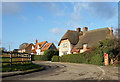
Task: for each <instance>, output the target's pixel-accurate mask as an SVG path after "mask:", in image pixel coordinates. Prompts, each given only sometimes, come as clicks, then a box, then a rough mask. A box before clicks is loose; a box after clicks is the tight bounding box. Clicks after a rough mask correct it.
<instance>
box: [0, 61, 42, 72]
mask: <svg viewBox="0 0 120 82" xmlns="http://www.w3.org/2000/svg"><path fill="white" fill-rule="evenodd" d="M34 69H44V67H42V66H40V65H36V64H33V63H24V64H22V63H18V64H12V66H10V64H2V72H12V71H26V70H34Z"/></svg>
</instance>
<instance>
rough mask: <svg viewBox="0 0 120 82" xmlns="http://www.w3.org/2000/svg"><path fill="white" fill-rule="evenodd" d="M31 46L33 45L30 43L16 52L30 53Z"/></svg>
mask: <svg viewBox="0 0 120 82" xmlns="http://www.w3.org/2000/svg"><path fill="white" fill-rule="evenodd" d="M32 46H33V44H32V43H30V44H27V45H26V46H24V47H22V49H19V50H18V52H19V53H32V50H31V49H32Z"/></svg>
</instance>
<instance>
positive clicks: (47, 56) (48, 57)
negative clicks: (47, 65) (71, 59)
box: [44, 49, 59, 61]
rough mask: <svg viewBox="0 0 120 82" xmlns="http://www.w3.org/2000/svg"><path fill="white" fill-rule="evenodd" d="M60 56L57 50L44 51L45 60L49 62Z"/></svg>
mask: <svg viewBox="0 0 120 82" xmlns="http://www.w3.org/2000/svg"><path fill="white" fill-rule="evenodd" d="M55 55H56V56H59V51H58V50H55V49H48V50H45V51H44V58H45V59H46V60H47V61H51V58H52V57H53V56H55Z"/></svg>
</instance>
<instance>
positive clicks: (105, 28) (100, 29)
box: [86, 27, 109, 33]
mask: <svg viewBox="0 0 120 82" xmlns="http://www.w3.org/2000/svg"><path fill="white" fill-rule="evenodd" d="M104 29H108V30H109V28H108V27H106V28H99V29H94V30H89V31H86V33H87V32H93V31H98V30H104Z"/></svg>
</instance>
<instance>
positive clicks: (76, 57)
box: [61, 54, 86, 63]
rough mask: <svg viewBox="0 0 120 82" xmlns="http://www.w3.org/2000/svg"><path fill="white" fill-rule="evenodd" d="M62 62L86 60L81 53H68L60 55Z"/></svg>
mask: <svg viewBox="0 0 120 82" xmlns="http://www.w3.org/2000/svg"><path fill="white" fill-rule="evenodd" d="M61 61H62V62H71V63H84V62H86V59H85V56H84V55H83V54H68V55H63V56H62V57H61Z"/></svg>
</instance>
